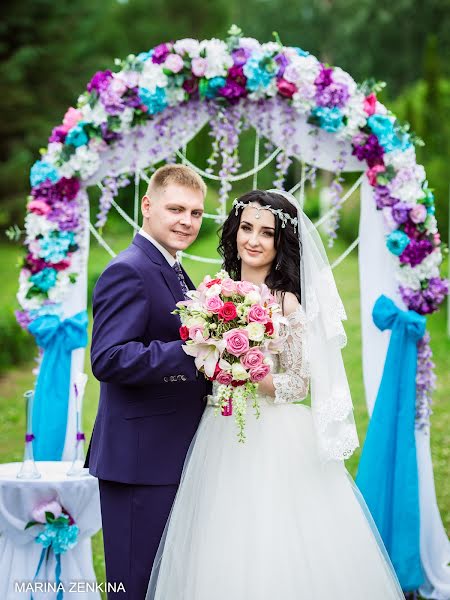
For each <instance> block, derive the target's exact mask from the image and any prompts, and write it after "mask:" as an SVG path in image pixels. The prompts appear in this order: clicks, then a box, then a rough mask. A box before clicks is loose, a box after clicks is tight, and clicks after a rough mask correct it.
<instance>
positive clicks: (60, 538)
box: [35, 519, 80, 554]
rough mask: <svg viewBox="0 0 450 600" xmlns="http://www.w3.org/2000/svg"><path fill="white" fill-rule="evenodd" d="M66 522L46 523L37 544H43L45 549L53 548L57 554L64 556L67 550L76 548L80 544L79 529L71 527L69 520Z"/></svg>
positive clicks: (37, 537) (75, 526) (38, 536)
mask: <svg viewBox="0 0 450 600" xmlns="http://www.w3.org/2000/svg"><path fill="white" fill-rule="evenodd" d="M64 521H65V522H62V523H61V522H59V521H55V522H54V523H46V525H45V527H44V531H42V532H41V533H40V534H39V535H37V536H36V538H35V540H36V542H37V543H38V544H42V545H43V546H44V548H48V547H49V546H51V547H52V550H53V552H54V553H55V554H64V552H67V550H71V549H72V548H74V547H75V546H76V545H77V542H78V534H79V532H80V530H79V527H78V526H77V525H69V520H68V519H64Z"/></svg>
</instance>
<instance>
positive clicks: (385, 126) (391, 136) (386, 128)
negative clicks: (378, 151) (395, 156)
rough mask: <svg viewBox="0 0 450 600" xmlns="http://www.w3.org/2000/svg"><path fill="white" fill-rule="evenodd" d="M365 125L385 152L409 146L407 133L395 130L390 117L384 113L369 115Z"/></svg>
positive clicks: (404, 148)
mask: <svg viewBox="0 0 450 600" xmlns="http://www.w3.org/2000/svg"><path fill="white" fill-rule="evenodd" d="M367 125H368V126H369V128H370V129H371V131H372V133H374V134H375V135H376V136H377V138H378V143H379V144H380V146H382V147H383V148H384V150H385V151H386V152H392V151H393V150H406V148H409V146H411V142H410V141H409V135H408V134H407V133H400V137H399V134H398V133H397V132H396V131H395V127H394V123H393V122H392V119H390V118H389V117H386V116H384V115H371V116H370V117H369V118H368V119H367Z"/></svg>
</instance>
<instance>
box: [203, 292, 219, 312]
mask: <svg viewBox="0 0 450 600" xmlns="http://www.w3.org/2000/svg"><path fill="white" fill-rule="evenodd" d="M222 306H223V300H221V298H220V297H219V296H211V297H210V298H206V300H205V308H206V310H207V311H208V312H212V313H216V314H217V313H218V312H219V311H220V309H221V308H222Z"/></svg>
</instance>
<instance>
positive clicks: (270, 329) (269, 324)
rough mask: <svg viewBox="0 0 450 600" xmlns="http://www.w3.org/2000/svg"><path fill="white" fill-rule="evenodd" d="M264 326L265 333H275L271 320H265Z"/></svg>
mask: <svg viewBox="0 0 450 600" xmlns="http://www.w3.org/2000/svg"><path fill="white" fill-rule="evenodd" d="M265 328H266V333H267V335H273V334H274V333H275V328H274V326H273V322H272V321H267V323H266V325H265Z"/></svg>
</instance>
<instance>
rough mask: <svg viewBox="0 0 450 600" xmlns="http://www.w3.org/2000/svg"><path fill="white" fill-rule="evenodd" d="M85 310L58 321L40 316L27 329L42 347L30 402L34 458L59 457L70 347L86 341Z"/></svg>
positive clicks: (64, 419) (62, 444) (65, 405)
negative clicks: (40, 361) (31, 403)
mask: <svg viewBox="0 0 450 600" xmlns="http://www.w3.org/2000/svg"><path fill="white" fill-rule="evenodd" d="M87 324H88V317H87V312H86V311H85V310H83V311H81V312H79V313H78V314H76V315H74V316H73V317H70V318H68V319H65V320H64V321H61V319H60V318H59V317H58V316H57V315H43V316H41V317H38V318H37V319H35V320H34V321H32V322H31V323H30V325H29V326H28V330H29V331H30V332H31V333H32V334H33V335H34V337H35V339H36V343H37V345H38V346H40V347H41V348H43V350H44V356H43V359H42V363H41V367H40V369H39V375H38V379H37V382H36V390H35V395H34V403H33V433H34V435H35V440H34V441H33V452H34V458H35V459H36V460H61V457H62V453H63V449H64V442H65V436H66V425H67V408H68V403H69V391H70V390H69V388H70V367H71V357H72V350H75V348H82V347H84V346H86V344H87V341H88V340H87Z"/></svg>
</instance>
